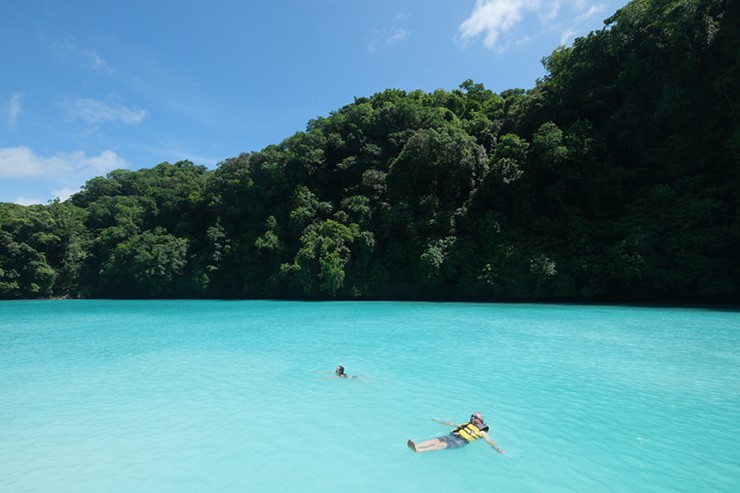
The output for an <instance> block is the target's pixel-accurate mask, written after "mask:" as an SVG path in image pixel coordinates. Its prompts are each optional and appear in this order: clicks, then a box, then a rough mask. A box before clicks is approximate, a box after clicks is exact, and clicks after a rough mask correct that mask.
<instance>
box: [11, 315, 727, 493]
mask: <svg viewBox="0 0 740 493" xmlns="http://www.w3.org/2000/svg"><path fill="white" fill-rule="evenodd" d="M739 322H740V314H739V313H738V312H734V311H722V310H699V309H666V308H663V309H653V308H629V307H582V306H566V305H497V304H492V305H487V304H462V303H454V304H434V303H386V302H377V303H375V302H372V303H349V302H347V303H297V302H295V303H294V302H269V301H246V302H241V301H235V302H227V301H195V302H193V301H25V302H2V303H0V491H2V492H82V491H91V492H93V491H94V492H131V491H137V492H139V491H141V492H217V491H223V492H231V491H234V492H243V491H249V492H259V491H302V492H304V491H305V492H333V491H354V492H376V491H389V492H395V491H430V492H447V491H466V492H475V491H491V490H496V491H504V492H543V491H547V492H560V491H562V492H595V491H599V492H630V493H634V492H646V493H648V492H649V493H657V492H684V491H685V492H696V491H702V492H705V491H717V492H735V491H740V432H739V431H738V430H739V429H740V427H739V426H738V424H739V423H740V323H739ZM338 364H342V365H344V366H345V368H346V370H347V373H349V374H353V375H359V378H357V379H354V380H339V379H325V378H322V377H328V376H329V375H322V374H318V373H317V372H321V371H326V372H331V371H333V369H334V368H335V367H336V366H337V365H338ZM472 411H480V412H481V413H482V414H483V415H484V416H485V417H486V421H487V422H488V424H489V425H490V427H491V431H490V435H491V437H492V438H493V439H494V440H496V442H497V443H498V445H499V446H501V447H502V448H504V449H505V451H506V453H505V454H504V455H500V454H498V453H496V452H495V451H494V450H493V449H491V448H490V447H489V446H488V445H487V444H485V443H484V442H482V441H480V442H476V443H473V444H471V445H470V446H468V447H465V448H463V449H457V450H447V451H439V452H432V453H428V454H413V453H412V452H410V451H409V450H408V449H407V447H406V440H407V439H408V438H410V437H413V438H414V439H415V440H417V441H421V440H424V439H427V438H431V437H434V436H439V435H441V434H444V433H446V432H448V431H449V430H448V428H447V427H445V426H443V425H440V424H437V423H434V422H432V421H431V419H432V418H440V419H445V420H451V421H461V420H464V419H466V418H467V417H468V416H469V415H470V413H471V412H472Z"/></svg>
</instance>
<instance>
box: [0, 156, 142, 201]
mask: <svg viewBox="0 0 740 493" xmlns="http://www.w3.org/2000/svg"><path fill="white" fill-rule="evenodd" d="M127 167H128V163H127V162H126V161H125V160H124V159H123V158H121V157H120V156H118V155H117V154H116V153H115V152H113V151H110V150H106V151H103V152H101V153H100V154H99V155H97V156H88V155H87V154H86V153H85V151H74V152H69V153H58V154H56V155H54V156H50V157H44V156H39V155H37V154H36V153H34V151H33V150H32V149H30V148H28V147H25V146H21V147H2V148H0V179H4V180H5V179H9V180H33V181H35V182H38V183H39V185H42V184H43V186H44V187H46V188H47V189H48V190H49V192H48V193H49V197H48V198H49V199H53V198H57V197H58V198H60V199H62V200H64V199H66V198H67V197H69V195H71V194H72V193H74V192H77V191H78V190H79V186H81V185H82V184H83V183H85V182H86V181H87V180H89V179H90V178H94V177H96V176H102V175H105V174H107V173H108V172H110V171H112V170H114V169H120V168H127ZM75 186H76V187H78V188H73V187H75ZM29 201H31V202H30V203H41V201H38V200H36V199H31V198H22V197H21V198H18V199H16V202H17V203H24V204H27V203H29Z"/></svg>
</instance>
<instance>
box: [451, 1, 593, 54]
mask: <svg viewBox="0 0 740 493" xmlns="http://www.w3.org/2000/svg"><path fill="white" fill-rule="evenodd" d="M563 6H567V7H569V9H568V12H563V8H562V7H563ZM603 11H604V6H603V5H591V4H590V3H589V1H588V0H476V2H475V7H473V11H472V12H471V14H470V16H469V17H468V18H467V19H465V20H464V21H463V22H462V24H460V27H459V37H460V39H461V40H462V41H463V42H464V43H469V42H471V41H472V40H474V39H476V38H479V37H481V36H482V37H483V44H484V45H485V46H486V47H487V48H494V47H496V48H498V49H499V50H503V49H505V48H506V46H507V45H510V44H514V45H516V44H519V41H517V40H512V39H510V37H511V36H510V35H511V34H512V33H514V32H515V31H516V29H517V27H519V26H520V24H522V23H524V22H529V21H531V20H532V19H536V20H537V21H539V24H540V26H541V29H542V30H551V31H552V30H555V31H556V32H557V30H560V31H561V32H562V34H561V41H563V42H564V41H567V40H568V39H569V38H571V37H572V36H575V35H578V34H579V33H581V32H582V30H583V26H581V25H580V24H583V23H585V21H587V20H588V19H590V18H592V17H593V16H594V15H596V14H598V13H599V12H603ZM562 24H567V25H568V26H569V27H567V28H563V27H562Z"/></svg>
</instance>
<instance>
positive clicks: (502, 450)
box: [492, 445, 504, 454]
mask: <svg viewBox="0 0 740 493" xmlns="http://www.w3.org/2000/svg"><path fill="white" fill-rule="evenodd" d="M492 447H493V449H494V450H495V451H496V452H498V453H499V454H503V453H504V449H502V448H498V447H497V446H495V445H492Z"/></svg>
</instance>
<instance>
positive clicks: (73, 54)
mask: <svg viewBox="0 0 740 493" xmlns="http://www.w3.org/2000/svg"><path fill="white" fill-rule="evenodd" d="M45 39H46V37H45ZM50 45H51V49H52V50H53V51H54V52H55V53H57V55H59V56H60V57H62V58H68V57H69V58H72V59H77V60H78V61H80V60H81V61H84V62H86V63H87V66H88V67H89V68H91V69H92V70H102V71H104V72H107V73H109V74H112V73H113V70H112V69H111V67H110V65H108V62H106V61H105V59H103V57H102V56H101V55H100V54H99V53H98V51H97V50H95V49H93V48H81V47H79V46H77V43H76V42H75V40H74V39H73V38H71V37H64V38H53V39H51V40H50Z"/></svg>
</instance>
